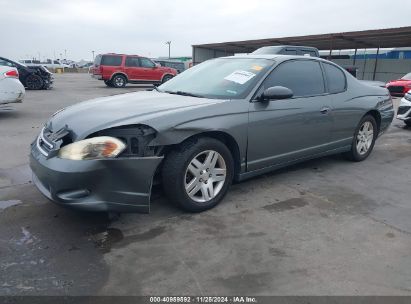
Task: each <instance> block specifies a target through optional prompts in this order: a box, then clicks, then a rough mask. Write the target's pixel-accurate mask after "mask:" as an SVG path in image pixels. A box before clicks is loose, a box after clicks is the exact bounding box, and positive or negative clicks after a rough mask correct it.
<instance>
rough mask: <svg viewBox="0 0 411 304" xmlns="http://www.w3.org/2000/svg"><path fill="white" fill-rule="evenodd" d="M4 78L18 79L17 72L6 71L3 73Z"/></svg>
mask: <svg viewBox="0 0 411 304" xmlns="http://www.w3.org/2000/svg"><path fill="white" fill-rule="evenodd" d="M4 76H6V77H13V78H19V72H17V71H16V70H10V71H7V72H6V73H4Z"/></svg>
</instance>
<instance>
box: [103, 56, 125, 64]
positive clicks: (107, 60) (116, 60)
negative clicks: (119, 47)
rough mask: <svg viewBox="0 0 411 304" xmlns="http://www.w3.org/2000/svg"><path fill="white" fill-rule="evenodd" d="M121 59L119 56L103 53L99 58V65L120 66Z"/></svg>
mask: <svg viewBox="0 0 411 304" xmlns="http://www.w3.org/2000/svg"><path fill="white" fill-rule="evenodd" d="M121 60H122V57H121V56H113V55H104V56H103V57H102V58H101V65H108V66H120V65H121Z"/></svg>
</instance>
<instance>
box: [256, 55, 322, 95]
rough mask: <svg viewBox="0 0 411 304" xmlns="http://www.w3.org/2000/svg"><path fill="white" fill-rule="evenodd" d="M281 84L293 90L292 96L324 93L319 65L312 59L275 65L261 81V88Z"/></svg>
mask: <svg viewBox="0 0 411 304" xmlns="http://www.w3.org/2000/svg"><path fill="white" fill-rule="evenodd" d="M275 86H283V87H286V88H289V89H291V90H292V91H293V94H294V97H302V96H315V95H320V94H324V93H325V86H324V78H323V74H322V70H321V66H320V64H319V63H318V62H316V61H313V60H291V61H286V62H284V63H282V64H280V65H279V66H278V67H276V68H275V69H274V70H273V71H272V72H271V74H270V75H269V76H268V77H267V78H266V80H265V81H264V83H263V88H264V89H267V88H269V87H275Z"/></svg>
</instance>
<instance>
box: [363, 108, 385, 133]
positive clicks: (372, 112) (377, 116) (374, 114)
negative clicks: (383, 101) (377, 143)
mask: <svg viewBox="0 0 411 304" xmlns="http://www.w3.org/2000/svg"><path fill="white" fill-rule="evenodd" d="M366 115H371V116H372V117H374V119H375V122H376V123H377V128H378V132H379V130H380V128H381V113H380V112H379V111H378V110H375V109H373V110H370V111H368V112H367V113H365V114H364V116H366ZM364 116H363V117H364Z"/></svg>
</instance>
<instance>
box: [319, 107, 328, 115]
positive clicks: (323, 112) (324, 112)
mask: <svg viewBox="0 0 411 304" xmlns="http://www.w3.org/2000/svg"><path fill="white" fill-rule="evenodd" d="M320 112H321V114H328V113H330V112H331V108H330V107H323V108H322V109H321V110H320Z"/></svg>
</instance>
